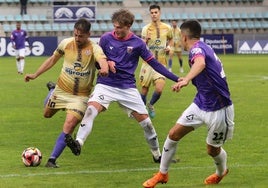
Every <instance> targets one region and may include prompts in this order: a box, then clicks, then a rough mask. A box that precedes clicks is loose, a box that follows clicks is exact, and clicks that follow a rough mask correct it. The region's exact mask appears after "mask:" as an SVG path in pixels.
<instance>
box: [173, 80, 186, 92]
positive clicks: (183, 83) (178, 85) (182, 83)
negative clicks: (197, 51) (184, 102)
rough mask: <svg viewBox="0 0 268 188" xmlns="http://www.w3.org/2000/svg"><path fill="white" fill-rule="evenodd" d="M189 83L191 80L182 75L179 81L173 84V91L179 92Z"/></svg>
mask: <svg viewBox="0 0 268 188" xmlns="http://www.w3.org/2000/svg"><path fill="white" fill-rule="evenodd" d="M188 84H189V80H188V79H187V78H185V77H180V78H179V79H178V82H177V83H176V84H174V85H173V86H172V91H176V92H179V91H180V90H181V88H182V87H185V86H187V85H188Z"/></svg>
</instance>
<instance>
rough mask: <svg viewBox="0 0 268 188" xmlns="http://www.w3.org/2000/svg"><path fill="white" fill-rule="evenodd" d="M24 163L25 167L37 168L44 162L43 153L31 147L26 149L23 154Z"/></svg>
mask: <svg viewBox="0 0 268 188" xmlns="http://www.w3.org/2000/svg"><path fill="white" fill-rule="evenodd" d="M21 157H22V162H23V164H24V165H25V166H27V167H29V166H31V167H35V166H38V165H40V163H41V161H42V153H41V151H40V150H39V149H38V148H36V147H29V148H26V149H25V150H24V151H23V152H22V154H21Z"/></svg>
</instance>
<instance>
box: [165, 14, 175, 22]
mask: <svg viewBox="0 0 268 188" xmlns="http://www.w3.org/2000/svg"><path fill="white" fill-rule="evenodd" d="M166 19H167V20H173V19H174V18H173V14H172V13H170V12H168V13H166Z"/></svg>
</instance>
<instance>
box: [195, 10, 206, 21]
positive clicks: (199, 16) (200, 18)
mask: <svg viewBox="0 0 268 188" xmlns="http://www.w3.org/2000/svg"><path fill="white" fill-rule="evenodd" d="M196 19H198V20H203V19H204V16H203V13H202V12H198V13H197V14H196Z"/></svg>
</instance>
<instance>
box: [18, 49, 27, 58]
mask: <svg viewBox="0 0 268 188" xmlns="http://www.w3.org/2000/svg"><path fill="white" fill-rule="evenodd" d="M25 51H26V50H25V48H22V49H18V50H16V57H17V58H18V57H25Z"/></svg>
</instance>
